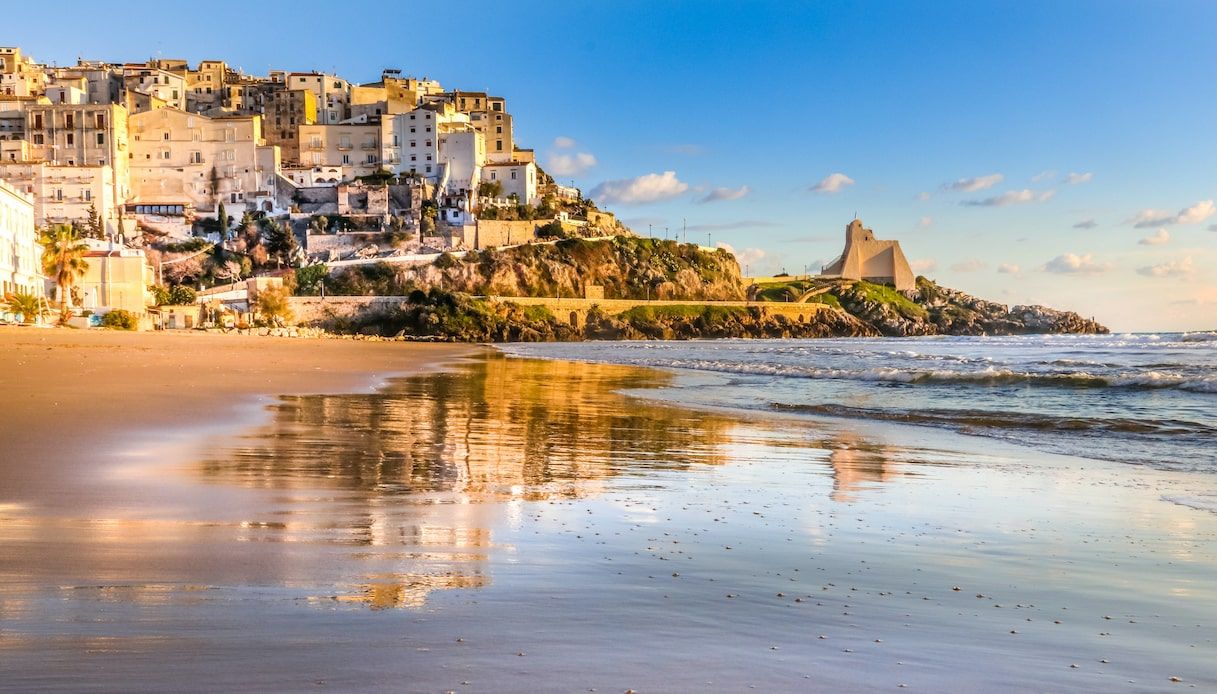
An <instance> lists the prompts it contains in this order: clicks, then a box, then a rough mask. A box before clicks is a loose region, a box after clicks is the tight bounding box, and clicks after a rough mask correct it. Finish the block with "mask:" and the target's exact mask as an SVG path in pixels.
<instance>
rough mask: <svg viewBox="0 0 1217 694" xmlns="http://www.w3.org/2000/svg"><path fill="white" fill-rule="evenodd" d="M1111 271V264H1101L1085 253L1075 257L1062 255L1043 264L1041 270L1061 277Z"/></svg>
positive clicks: (1068, 254) (1073, 255)
mask: <svg viewBox="0 0 1217 694" xmlns="http://www.w3.org/2000/svg"><path fill="white" fill-rule="evenodd" d="M1110 269H1111V263H1102V262H1098V261H1096V260H1095V259H1094V256H1093V255H1091V254H1089V253H1086V254H1083V255H1075V254H1073V253H1063V254H1061V255H1058V256H1057V257H1055V258H1053V259H1052V260H1049V261H1048V262H1047V263H1044V267H1043V270H1044V271H1045V272H1055V273H1058V274H1063V275H1070V274H1080V275H1086V274H1095V273H1099V272H1107V271H1108V270H1110Z"/></svg>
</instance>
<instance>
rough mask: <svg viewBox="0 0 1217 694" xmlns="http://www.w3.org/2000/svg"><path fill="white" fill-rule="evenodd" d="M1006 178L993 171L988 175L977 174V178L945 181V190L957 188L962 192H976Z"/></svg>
mask: <svg viewBox="0 0 1217 694" xmlns="http://www.w3.org/2000/svg"><path fill="white" fill-rule="evenodd" d="M1004 180H1006V177H1005V176H1003V175H1002V174H999V173H991V174H988V175H986V176H976V177H975V178H961V179H959V180H958V181H955V182H954V183H944V184H943V185H942V189H943V190H955V191H959V192H961V193H975V192H976V191H978V190H988V189H989V188H992V187H993V186H995V185H997V184H998V183H1001V182H1002V181H1004Z"/></svg>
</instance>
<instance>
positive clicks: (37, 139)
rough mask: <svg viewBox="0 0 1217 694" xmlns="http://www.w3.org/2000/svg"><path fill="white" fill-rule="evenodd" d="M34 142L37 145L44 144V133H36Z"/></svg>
mask: <svg viewBox="0 0 1217 694" xmlns="http://www.w3.org/2000/svg"><path fill="white" fill-rule="evenodd" d="M34 144H36V145H40V144H42V135H41V134H36V135H34Z"/></svg>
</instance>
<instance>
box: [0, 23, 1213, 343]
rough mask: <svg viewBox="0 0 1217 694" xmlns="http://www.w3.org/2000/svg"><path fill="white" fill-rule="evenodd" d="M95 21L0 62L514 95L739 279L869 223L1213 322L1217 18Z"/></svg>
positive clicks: (1106, 301) (523, 129)
mask: <svg viewBox="0 0 1217 694" xmlns="http://www.w3.org/2000/svg"><path fill="white" fill-rule="evenodd" d="M101 5H102V6H99V4H98V3H92V2H89V3H85V2H81V3H74V2H60V3H57V4H56V12H55V13H54V14H55V19H54V21H51V19H50V17H49V16H48V15H47V14H46V10H45V8H43V7H42V6H41V5H39V4H38V3H30V2H23V3H13V6H11V7H6V8H5V13H4V16H5V21H4V22H3V26H0V45H19V46H21V47H22V48H23V49H24V50H25V51H27V52H28V53H30V54H31V55H33V56H34V57H35V58H36V59H38V60H40V61H43V62H53V63H59V64H71V63H73V62H75V60H76V58H77V57H78V56H82V57H85V58H88V59H104V60H113V61H133V60H143V59H146V58H148V57H158V56H159V57H167V58H168V57H172V58H185V59H187V60H189V61H191V62H192V63H194V62H197V61H198V60H201V59H211V58H215V59H223V60H226V61H228V63H229V64H230V65H234V66H238V67H240V68H242V69H244V70H245V71H246V72H248V73H253V74H265V73H266V71H267V70H268V69H289V70H300V71H307V70H313V69H316V70H324V71H329V72H337V73H338V74H340V75H342V76H343V77H345V78H347V79H350V80H352V81H355V82H373V81H376V80H377V79H378V78H379V75H380V71H381V70H382V69H383V68H386V67H394V68H399V69H401V70H402V71H403V72H404V73H406V74H412V75H415V76H418V77H424V76H425V77H430V78H432V79H437V80H439V81H440V83H441V84H442V85H443V86H444V87H445V88H449V89H451V88H459V89H466V90H477V91H482V90H485V91H489V92H492V93H494V94H496V95H500V96H503V97H505V98H506V99H507V104H508V110H509V111H510V112H511V113H512V115H513V117H514V125H515V135H516V141H517V145H518V146H521V147H531V148H534V149H535V150H536V153H537V158H538V161H539V162H540V163H541V165H542V167H543V168H545V169H546V170H547V171H549V172H550V173H551V174H552V175H554V176H555V178H557V179H558V180H559V181H562V182H564V183H571V182H573V183H574V184H575V185H577V186H579V187H580V188H581V189H582V190H583V191H584V193H585V195H588V196H590V197H592V198H593V199H595V200H596V201H597V203H599V204H600V205H601V206H602V207H604V208H607V209H609V210H612V211H614V212H616V213H617V214H618V215H619V216H620V217H621V218H622V219H623V220H625V221H626V222H627V223H628V224H630V225H631V227H632V228H633V229H634V230H635V231H637V232H639V233H642V234H647V233H654V234H655V235H657V236H661V237H662V236H663V235H665V234H667V235H669V236H674V235H677V234H680V233H682V230H686V231H684V233H685V234H686V238H687V239H688V240H689V241H697V242H699V243H703V244H707V243H708V244H714V245H718V244H727V245H728V246H729V247H730V248H731V249H733V250H734V251H735V252H736V254H737V256H738V257H739V259H740V263H741V265H742V266H744V268H745V269H746V270H747V271H748V272H749V273H751V274H753V275H760V274H769V273H776V272H780V271H782V270H785V271H787V272H790V273H802V272H804V271H805V269H806V268H809V267H810V268H812V269H813V271H814V269H815V268H818V267H819V266H820V265H821V264H822V263H825V262H827V261H829V260H831V259H832V258H834V257H835V256H836V255H837V254H839V253H840V251H841V247H842V245H843V240H844V228H845V225H846V224H848V222H849V221H850V220H851V219H853V218H854V216H855V215H857V216H858V217H859V218H860V219H861V220H862V221H863V222H864V223H865V224H866V226H868V227H871V228H873V229H874V231H875V235H876V236H877V237H878V238H882V239H898V240H900V242H901V246H902V247H903V249H904V253H905V255H906V256H907V257H908V258H909V259H910V261H911V262H912V263H913V265H914V270H915V271H917V272H918V273H920V274H924V275H926V276H928V277H930V278H932V279H934V280H937V281H938V282H940V283H942V284H945V285H947V286H951V287H954V288H957V289H961V290H964V291H967V292H969V293H973V294H976V295H978V296H981V297H984V298H987V299H990V300H994V301H1000V302H1003V303H1008V304H1012V305H1013V304H1021V303H1042V304H1046V305H1049V306H1053V307H1056V308H1064V309H1070V310H1075V311H1078V312H1079V313H1081V314H1083V315H1085V316H1087V317H1090V316H1093V317H1094V318H1096V319H1097V320H1099V321H1100V322H1102V323H1104V324H1106V325H1108V326H1110V327H1111V328H1113V329H1114V330H1119V331H1134V330H1200V329H1215V328H1217V207H1215V206H1214V205H1215V203H1214V200H1217V77H1215V76H1217V43H1215V42H1214V27H1217V2H1209V1H1207V0H1196V1H1188V0H1174V1H1171V2H1149V1H1144V2H1129V1H1122V0H1098V1H1094V2H1088V1H1085V0H1071V1H1069V2H1060V1H1059V0H1055V1H1045V2H1036V1H1031V0H1022V1H1019V2H1003V1H1000V0H990V1H986V2H955V1H953V0H935V1H934V2H929V3H927V2H912V1H909V2H883V1H881V0H875V1H872V2H841V1H834V2H804V3H799V2H762V1H757V2H746V3H745V2H727V1H715V2H674V3H662V2H655V1H654V0H651V1H649V2H634V1H632V0H619V1H616V2H611V3H608V2H600V3H583V2H571V1H569V0H568V1H567V2H560V3H518V4H513V3H503V2H491V3H482V2H476V1H472V2H470V1H467V2H461V3H459V4H450V5H443V4H436V3H433V2H429V3H410V2H380V3H365V2H357V1H349V2H344V3H341V4H335V3H332V2H302V1H298V2H277V1H274V0H271V1H263V2H259V3H257V4H256V9H251V7H254V6H251V5H249V4H248V3H245V2H241V3H237V2H227V1H225V0H210V1H209V2H207V3H204V4H202V5H200V4H198V3H190V4H186V5H180V6H179V5H178V4H176V3H164V2H145V1H143V0H135V1H131V0H126V1H125V2H124V3H122V7H123V9H122V11H115V10H114V6H108V5H104V3H103V4H101ZM73 25H75V26H77V27H79V28H80V30H79V31H73V30H72V29H71V27H72V26H73ZM12 27H20V29H19V30H18V31H16V32H15V33H14V32H13V30H12Z"/></svg>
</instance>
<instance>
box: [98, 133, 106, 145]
mask: <svg viewBox="0 0 1217 694" xmlns="http://www.w3.org/2000/svg"><path fill="white" fill-rule="evenodd" d="M97 144H99V145H104V144H106V134H105V133H97Z"/></svg>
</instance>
